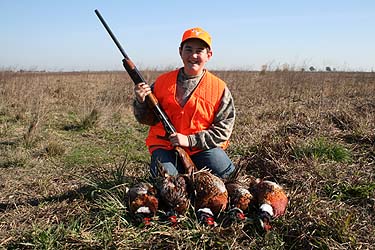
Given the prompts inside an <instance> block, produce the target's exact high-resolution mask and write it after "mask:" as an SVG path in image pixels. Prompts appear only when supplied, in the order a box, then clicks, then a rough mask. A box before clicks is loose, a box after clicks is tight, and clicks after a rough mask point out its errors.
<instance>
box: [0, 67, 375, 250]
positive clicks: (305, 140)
mask: <svg viewBox="0 0 375 250" xmlns="http://www.w3.org/2000/svg"><path fill="white" fill-rule="evenodd" d="M159 73H160V72H152V71H150V72H145V73H144V76H145V77H146V79H148V80H149V81H152V80H153V79H155V77H156V76H157V75H158V74H159ZM215 73H216V74H217V75H219V76H220V77H221V78H223V79H224V80H225V81H226V82H227V83H228V85H229V87H230V89H231V91H232V94H233V96H234V98H235V102H236V107H237V122H236V127H235V131H234V134H233V136H232V140H231V146H230V147H229V149H228V152H229V154H230V157H231V158H232V159H233V161H235V162H236V164H238V165H241V166H244V167H245V168H246V170H247V171H248V173H250V174H252V175H255V176H257V177H266V178H268V179H271V180H274V181H277V182H278V183H280V184H282V185H283V186H284V187H285V188H286V190H287V191H288V194H289V196H290V204H289V207H288V210H287V213H286V215H285V216H284V217H282V218H280V219H278V220H276V221H274V230H273V231H272V232H270V233H269V234H263V233H262V232H261V231H260V230H258V229H257V228H256V227H255V226H254V225H252V224H235V225H233V226H231V227H217V228H214V229H209V228H205V227H203V226H201V225H199V224H197V223H196V221H195V220H194V215H193V214H191V216H190V217H187V218H185V219H184V220H183V221H182V223H181V226H180V227H179V228H171V227H169V226H167V225H165V224H164V223H163V222H162V221H160V222H159V221H156V222H155V223H154V225H152V226H151V227H149V228H142V227H137V226H136V225H134V224H133V223H132V218H131V217H130V216H129V214H128V210H127V207H126V203H125V190H126V187H128V186H130V185H132V184H133V183H134V182H137V181H139V180H144V179H147V178H148V177H149V174H148V166H147V164H148V161H149V155H148V153H147V150H146V148H145V146H144V138H145V136H146V134H147V127H145V126H142V125H139V124H137V123H136V121H135V120H134V118H133V115H132V111H131V102H132V96H133V94H132V83H131V81H130V79H129V78H128V77H127V75H126V73H125V72H100V73H99V72H77V73H27V72H26V73H25V72H24V73H15V72H0V152H1V153H0V249H1V248H4V249H159V248H165V249H373V246H374V244H375V240H374V237H373V235H375V222H374V221H375V176H374V175H375V174H374V173H375V122H374V121H375V97H374V94H373V93H375V75H374V74H372V73H345V72H327V73H319V72H314V73H310V72H288V71H282V72H263V73H262V74H259V73H258V72H229V71H221V72H215Z"/></svg>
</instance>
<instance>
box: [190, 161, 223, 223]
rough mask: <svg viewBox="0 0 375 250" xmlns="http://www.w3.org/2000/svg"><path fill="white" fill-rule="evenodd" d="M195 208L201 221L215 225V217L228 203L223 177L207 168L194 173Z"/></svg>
mask: <svg viewBox="0 0 375 250" xmlns="http://www.w3.org/2000/svg"><path fill="white" fill-rule="evenodd" d="M191 180H192V186H193V188H194V208H195V210H196V213H197V216H198V219H199V221H200V222H202V223H205V224H207V225H215V217H216V218H217V217H218V215H219V214H220V213H221V212H223V211H224V210H225V209H226V208H227V205H228V192H227V189H226V187H225V184H224V182H223V180H222V179H221V178H219V177H218V176H216V175H214V174H212V173H211V171H210V170H208V169H207V168H203V169H201V170H199V171H195V172H193V174H192V178H191Z"/></svg>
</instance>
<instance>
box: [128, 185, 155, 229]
mask: <svg viewBox="0 0 375 250" xmlns="http://www.w3.org/2000/svg"><path fill="white" fill-rule="evenodd" d="M127 195H128V202H129V210H130V213H131V214H132V216H133V219H134V220H135V221H136V222H137V223H144V224H145V225H149V224H150V221H151V220H152V217H154V216H155V215H156V212H157V210H158V205H159V201H158V199H157V198H156V189H155V188H154V187H153V186H152V185H151V184H150V183H147V182H140V183H137V184H135V185H134V186H133V187H131V188H130V189H129V191H128V193H127Z"/></svg>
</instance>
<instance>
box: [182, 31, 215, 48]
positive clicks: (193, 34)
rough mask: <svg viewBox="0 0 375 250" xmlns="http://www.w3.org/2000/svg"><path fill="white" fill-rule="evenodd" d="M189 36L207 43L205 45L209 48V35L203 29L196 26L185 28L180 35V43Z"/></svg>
mask: <svg viewBox="0 0 375 250" xmlns="http://www.w3.org/2000/svg"><path fill="white" fill-rule="evenodd" d="M191 38H197V39H201V40H202V41H203V42H205V43H207V45H208V46H209V47H210V48H211V36H210V34H208V32H207V31H205V30H204V29H202V28H199V27H196V28H191V29H188V30H186V31H185V32H184V34H183V35H182V41H181V44H182V43H183V42H185V41H186V40H188V39H191Z"/></svg>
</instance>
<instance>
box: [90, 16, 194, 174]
mask: <svg viewBox="0 0 375 250" xmlns="http://www.w3.org/2000/svg"><path fill="white" fill-rule="evenodd" d="M95 14H96V15H97V16H98V18H99V20H100V22H101V23H102V24H103V26H104V28H105V29H106V30H107V32H108V33H109V35H110V36H111V38H112V40H113V41H114V42H115V44H116V46H117V48H118V49H119V50H120V52H121V54H122V56H123V57H124V59H123V60H122V62H123V65H124V68H125V70H126V71H127V72H128V74H129V76H130V78H131V79H132V80H133V82H134V84H138V83H141V82H146V81H145V79H144V78H143V77H142V75H141V73H140V72H139V71H138V69H137V67H136V66H135V65H134V63H133V62H132V60H130V58H129V56H128V55H127V54H126V52H125V50H124V49H123V48H122V46H121V44H120V43H119V41H118V40H117V38H116V37H115V35H114V34H113V33H112V31H111V29H110V28H109V26H108V25H107V23H106V22H105V20H104V18H103V17H102V15H101V14H100V12H99V11H98V10H95ZM146 102H147V104H148V105H149V106H150V107H151V108H152V109H153V111H154V113H155V115H156V116H157V117H158V119H159V121H160V122H161V123H162V124H163V127H164V129H165V131H166V135H167V136H168V135H171V134H173V133H175V132H177V131H176V129H175V127H174V126H173V124H172V123H171V122H170V121H169V118H168V116H167V115H166V114H165V112H164V111H163V110H162V108H161V107H160V105H159V103H158V100H157V99H156V97H155V95H153V94H152V93H151V94H149V95H148V96H146ZM175 150H176V151H177V153H178V155H179V157H180V158H181V161H182V163H183V165H184V167H185V170H186V171H187V172H188V173H189V174H191V173H192V171H193V170H195V169H196V167H195V164H194V163H193V161H192V160H191V158H190V156H189V155H188V153H187V152H186V151H185V150H184V149H183V148H182V147H180V146H176V147H175Z"/></svg>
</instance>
